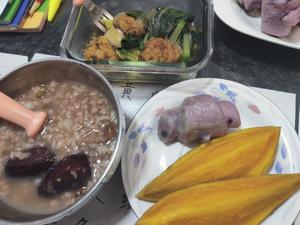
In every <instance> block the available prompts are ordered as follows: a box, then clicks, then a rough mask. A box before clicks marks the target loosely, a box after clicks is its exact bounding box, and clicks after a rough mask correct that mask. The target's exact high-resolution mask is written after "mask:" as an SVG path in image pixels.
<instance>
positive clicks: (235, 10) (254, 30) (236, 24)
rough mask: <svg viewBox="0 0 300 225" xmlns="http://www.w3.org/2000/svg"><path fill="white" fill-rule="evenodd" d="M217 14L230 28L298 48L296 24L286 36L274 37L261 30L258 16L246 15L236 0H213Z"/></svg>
mask: <svg viewBox="0 0 300 225" xmlns="http://www.w3.org/2000/svg"><path fill="white" fill-rule="evenodd" d="M213 2H214V10H215V13H216V14H217V16H218V17H219V18H220V19H221V20H222V21H223V22H224V23H225V24H227V25H228V26H229V27H231V28H232V29H234V30H236V31H239V32H241V33H244V34H246V35H249V36H252V37H255V38H259V39H261V40H264V41H268V42H272V43H274V44H278V45H282V46H286V47H289V48H295V49H300V28H299V27H298V26H296V27H295V28H294V29H293V31H292V32H291V34H290V35H289V36H288V37H286V38H276V37H273V36H270V35H267V34H265V33H263V32H261V29H260V25H261V19H260V17H257V18H254V17H251V16H248V15H247V14H246V12H245V11H244V10H243V9H242V8H241V7H240V6H239V5H238V4H237V2H236V0H213Z"/></svg>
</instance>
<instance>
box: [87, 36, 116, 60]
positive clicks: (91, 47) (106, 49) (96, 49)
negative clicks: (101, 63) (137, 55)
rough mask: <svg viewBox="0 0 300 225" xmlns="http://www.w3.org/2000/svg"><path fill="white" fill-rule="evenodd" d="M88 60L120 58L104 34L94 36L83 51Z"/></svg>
mask: <svg viewBox="0 0 300 225" xmlns="http://www.w3.org/2000/svg"><path fill="white" fill-rule="evenodd" d="M83 56H84V58H85V59H87V60H118V59H119V57H118V55H117V53H116V50H115V49H114V47H113V46H112V45H111V43H110V42H109V41H108V39H107V38H105V37H104V36H99V37H95V38H93V39H92V40H91V41H90V43H89V44H88V45H87V47H86V49H84V51H83Z"/></svg>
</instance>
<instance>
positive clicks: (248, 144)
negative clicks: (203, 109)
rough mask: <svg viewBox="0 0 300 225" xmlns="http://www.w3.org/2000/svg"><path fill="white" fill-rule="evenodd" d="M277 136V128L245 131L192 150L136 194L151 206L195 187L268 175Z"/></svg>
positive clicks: (278, 131)
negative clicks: (176, 193) (233, 179)
mask: <svg viewBox="0 0 300 225" xmlns="http://www.w3.org/2000/svg"><path fill="white" fill-rule="evenodd" d="M279 136H280V128H279V127H258V128H248V129H244V130H241V131H236V132H233V133H230V134H228V135H226V136H224V137H221V138H218V139H215V140H212V141H211V142H209V143H207V144H204V145H200V146H199V147H196V148H194V149H192V150H191V151H190V152H188V153H187V154H185V155H184V156H183V157H181V158H180V159H178V160H177V161H176V162H175V163H174V164H172V165H171V166H170V167H169V168H168V169H167V170H166V171H164V172H163V173H162V174H161V175H159V176H158V177H156V178H155V179H154V180H153V181H152V182H150V183H149V184H148V185H146V186H145V187H144V189H143V190H142V191H141V192H140V193H138V195H137V198H139V199H141V200H146V201H152V202H155V201H157V200H159V199H160V198H162V197H164V196H166V195H167V194H169V193H172V192H174V191H177V190H180V189H183V188H186V187H190V186H193V185H196V184H201V183H206V182H211V181H217V180H223V179H229V178H236V177H244V176H254V175H261V174H266V173H268V171H269V169H270V167H271V166H272V164H273V161H274V158H275V155H276V152H277V144H278V140H279Z"/></svg>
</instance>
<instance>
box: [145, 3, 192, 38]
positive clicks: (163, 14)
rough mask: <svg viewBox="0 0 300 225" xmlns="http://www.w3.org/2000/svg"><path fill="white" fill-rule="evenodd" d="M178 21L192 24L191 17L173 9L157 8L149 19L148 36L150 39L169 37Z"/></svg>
mask: <svg viewBox="0 0 300 225" xmlns="http://www.w3.org/2000/svg"><path fill="white" fill-rule="evenodd" d="M180 20H184V21H185V22H186V23H189V22H192V20H193V16H192V15H191V14H189V13H186V12H183V11H180V10H177V9H173V8H157V9H156V12H155V13H154V15H153V16H152V17H151V18H150V19H149V35H150V36H151V37H164V38H165V37H169V36H170V34H171V32H172V31H173V30H174V29H175V27H176V26H177V24H178V23H179V21H180Z"/></svg>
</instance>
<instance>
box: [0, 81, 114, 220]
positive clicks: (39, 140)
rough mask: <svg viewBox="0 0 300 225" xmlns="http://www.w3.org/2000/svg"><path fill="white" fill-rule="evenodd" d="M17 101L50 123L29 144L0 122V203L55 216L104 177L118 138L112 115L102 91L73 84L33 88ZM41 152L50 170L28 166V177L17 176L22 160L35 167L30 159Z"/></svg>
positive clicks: (16, 130) (20, 131) (22, 133)
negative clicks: (44, 116)
mask: <svg viewBox="0 0 300 225" xmlns="http://www.w3.org/2000/svg"><path fill="white" fill-rule="evenodd" d="M15 99H16V100H17V101H18V102H19V103H21V104H22V105H24V106H26V107H27V108H30V109H32V110H34V111H45V112H47V113H48V119H47V122H46V125H45V127H44V129H43V130H42V131H41V133H40V134H38V135H37V136H36V137H35V138H33V139H32V138H29V137H28V136H27V135H26V133H25V131H24V130H23V129H22V128H19V127H17V126H16V125H13V124H11V123H9V122H6V121H0V160H1V161H0V198H1V200H2V201H4V202H5V203H7V204H8V205H10V206H12V207H13V208H16V209H18V210H20V211H23V212H26V213H34V214H48V213H54V212H57V211H59V210H61V209H63V208H66V207H67V206H69V205H71V204H73V203H75V201H76V200H77V199H78V198H80V196H82V195H83V194H84V193H85V192H87V191H89V190H90V189H91V188H92V187H93V186H94V184H95V183H96V182H97V180H99V178H100V177H101V175H102V174H103V172H104V170H105V168H106V167H107V165H108V163H109V161H110V158H111V155H112V152H113V150H114V147H115V139H116V136H117V133H118V130H117V128H118V121H117V115H116V110H115V108H114V107H113V105H112V104H111V103H110V102H109V100H108V98H107V97H106V96H105V94H104V93H102V92H101V90H98V89H95V88H93V87H91V86H89V85H87V84H83V83H80V82H77V81H63V82H56V81H52V82H50V83H46V84H43V85H39V86H34V87H32V88H30V89H27V90H26V91H24V92H23V93H22V94H21V95H19V96H17V97H16V98H15ZM47 151H48V153H47V154H46V152H47ZM40 152H44V153H43V154H44V155H43V157H42V158H44V159H43V160H44V161H45V162H46V161H47V163H48V164H49V166H46V167H45V166H44V165H45V164H43V165H38V166H39V167H36V168H38V170H40V171H31V170H32V168H31V167H30V166H29V167H28V166H27V169H28V171H27V172H29V173H28V174H27V175H25V176H23V174H22V173H25V172H26V170H24V169H23V170H20V171H18V170H17V169H18V166H19V165H20V164H22V163H23V164H24V162H23V161H24V159H25V161H26V157H28V160H27V161H30V162H29V163H32V162H34V161H35V159H34V160H32V159H31V158H30V159H29V157H35V158H39V157H40V156H37V154H40ZM47 157H48V158H47ZM22 160H23V161H22ZM52 161H53V162H52ZM9 163H11V164H12V167H9V166H10V164H9ZM26 163H27V164H28V162H26ZM66 163H69V164H66ZM23 164H22V165H23ZM66 165H67V166H66ZM43 166H44V167H45V168H43ZM69 167H70V168H71V169H70V168H69ZM72 167H74V169H73V170H72ZM36 170H37V169H36ZM42 170H43V172H41V171H42ZM24 171H25V172H24ZM27 172H26V173H27ZM35 172H37V173H38V174H37V175H35ZM20 173H21V174H20ZM64 176H65V177H64ZM51 179H52V180H51ZM53 179H56V180H55V181H53ZM62 180H63V181H62ZM55 182H56V183H55ZM59 182H61V183H63V184H64V185H65V186H62V185H61V186H59V185H60V184H61V183H59ZM72 182H73V183H72ZM54 183H55V184H54ZM55 185H56V186H55ZM54 186H55V188H53V187H54Z"/></svg>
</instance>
